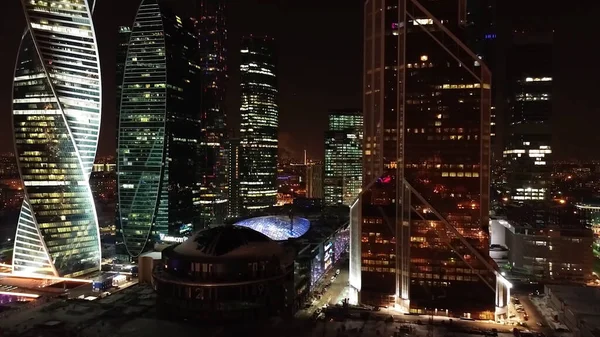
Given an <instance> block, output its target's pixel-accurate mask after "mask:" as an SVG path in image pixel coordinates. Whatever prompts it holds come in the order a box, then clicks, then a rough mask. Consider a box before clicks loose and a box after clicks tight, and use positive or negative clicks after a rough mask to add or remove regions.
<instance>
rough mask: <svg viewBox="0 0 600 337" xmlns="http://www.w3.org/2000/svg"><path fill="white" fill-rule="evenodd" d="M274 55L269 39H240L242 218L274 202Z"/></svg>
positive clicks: (276, 124)
mask: <svg viewBox="0 0 600 337" xmlns="http://www.w3.org/2000/svg"><path fill="white" fill-rule="evenodd" d="M275 52H276V51H275V41H274V40H273V39H272V38H269V37H258V36H249V37H244V38H243V39H242V49H241V65H240V80H241V87H240V89H241V90H240V91H241V96H242V106H241V108H240V111H241V117H242V120H241V123H240V136H241V137H240V138H241V139H240V145H241V147H242V155H241V162H242V163H241V164H242V169H241V172H240V193H239V197H240V201H241V205H242V212H243V214H244V215H248V214H252V213H254V212H257V211H260V210H264V209H266V208H269V207H271V206H273V205H275V203H276V202H277V146H278V143H277V142H278V140H277V137H278V128H279V106H278V102H277V101H278V90H277V71H276V55H275V54H276V53H275ZM232 202H234V201H232Z"/></svg>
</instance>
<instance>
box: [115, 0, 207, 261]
mask: <svg viewBox="0 0 600 337" xmlns="http://www.w3.org/2000/svg"><path fill="white" fill-rule="evenodd" d="M132 27H133V28H132V30H131V37H130V39H129V49H128V51H127V60H126V63H125V70H124V76H123V92H122V99H121V110H120V114H119V129H118V138H119V139H118V145H117V147H118V149H117V151H118V158H117V172H118V176H117V186H118V196H119V200H118V204H119V205H118V210H117V212H118V214H117V219H118V221H117V222H118V227H119V228H120V230H121V232H122V234H123V240H124V242H125V246H126V248H127V251H128V252H129V254H130V255H131V256H133V257H135V256H138V255H139V254H140V253H142V252H143V251H144V250H145V249H147V247H150V245H149V243H152V242H157V241H160V235H161V234H162V235H165V234H168V233H173V234H175V233H179V230H180V228H182V227H188V226H190V224H191V225H193V224H195V223H197V214H198V208H197V206H195V204H194V202H193V191H194V189H195V186H196V175H195V173H196V172H197V171H196V170H197V166H198V153H197V149H198V147H197V144H198V130H200V117H199V108H198V107H199V101H198V97H199V96H198V92H197V90H198V86H199V83H198V82H199V73H200V71H199V66H198V65H197V64H196V61H195V60H196V57H197V51H198V40H197V38H196V35H195V30H194V27H193V22H192V21H191V20H187V19H183V18H181V17H179V16H177V15H175V14H174V13H173V12H172V11H171V10H170V9H169V8H168V7H167V6H166V5H165V4H164V3H163V2H159V1H157V0H144V1H142V3H141V4H140V7H139V9H138V11H137V14H136V17H135V20H134V22H133V25H132Z"/></svg>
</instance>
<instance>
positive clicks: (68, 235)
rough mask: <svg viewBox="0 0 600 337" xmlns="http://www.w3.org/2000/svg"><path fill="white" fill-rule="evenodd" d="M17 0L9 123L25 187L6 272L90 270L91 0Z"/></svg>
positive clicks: (95, 88) (96, 74)
mask: <svg viewBox="0 0 600 337" xmlns="http://www.w3.org/2000/svg"><path fill="white" fill-rule="evenodd" d="M22 4H23V9H24V10H25V17H26V19H27V29H26V30H25V34H24V35H23V40H22V41H21V47H20V50H19V56H18V59H17V65H16V69H15V78H14V84H13V130H14V139H15V148H16V153H17V162H18V166H19V171H20V175H21V178H22V180H23V183H24V190H25V195H24V200H23V205H22V208H21V214H20V216H19V221H18V225H17V233H16V237H15V246H14V252H13V272H14V273H16V274H32V273H33V274H43V275H53V276H62V277H77V276H81V275H83V274H86V273H89V272H93V271H98V270H99V269H100V259H101V255H100V235H99V230H98V219H97V216H96V209H95V206H94V200H93V197H92V193H91V190H90V185H89V178H90V173H91V171H92V166H93V164H94V158H95V156H96V148H97V145H98V135H99V133H100V113H101V89H102V85H101V75H100V61H99V57H98V46H97V43H96V34H95V31H94V23H93V20H92V9H93V1H91V2H90V1H87V0H83V1H82V0H77V1H75V0H68V1H63V2H61V3H60V6H61V8H60V9H56V8H55V6H56V4H55V3H53V2H43V1H40V2H31V1H22ZM40 13H43V15H42V14H40ZM70 22H76V24H72V23H70Z"/></svg>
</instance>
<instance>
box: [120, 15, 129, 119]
mask: <svg viewBox="0 0 600 337" xmlns="http://www.w3.org/2000/svg"><path fill="white" fill-rule="evenodd" d="M118 34H119V35H118V37H117V41H118V45H117V76H116V83H117V112H118V111H119V110H120V106H121V91H122V90H123V88H122V86H123V74H124V72H125V62H126V60H127V49H129V37H130V36H131V27H127V26H120V27H119V33H118ZM118 121H119V116H117V122H118Z"/></svg>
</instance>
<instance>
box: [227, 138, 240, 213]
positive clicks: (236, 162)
mask: <svg viewBox="0 0 600 337" xmlns="http://www.w3.org/2000/svg"><path fill="white" fill-rule="evenodd" d="M227 144H228V146H227V166H228V172H227V173H228V174H227V176H228V177H229V179H228V184H229V189H228V190H227V195H228V196H227V199H228V203H227V216H228V217H230V218H237V217H239V216H241V214H242V205H241V200H240V156H241V146H240V139H239V138H235V139H232V138H230V139H229V140H228V142H227Z"/></svg>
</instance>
